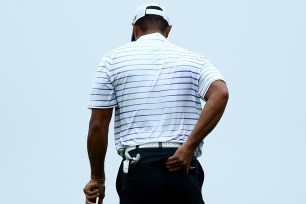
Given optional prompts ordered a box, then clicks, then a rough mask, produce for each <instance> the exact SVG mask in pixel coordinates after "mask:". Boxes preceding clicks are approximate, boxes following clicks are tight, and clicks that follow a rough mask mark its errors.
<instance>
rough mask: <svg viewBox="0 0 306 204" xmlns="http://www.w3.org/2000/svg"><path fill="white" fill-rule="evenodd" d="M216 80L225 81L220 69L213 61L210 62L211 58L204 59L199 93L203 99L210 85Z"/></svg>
mask: <svg viewBox="0 0 306 204" xmlns="http://www.w3.org/2000/svg"><path fill="white" fill-rule="evenodd" d="M216 80H223V81H224V79H223V77H222V75H221V73H220V72H219V70H218V69H217V68H216V67H215V66H214V65H213V64H212V63H210V62H209V60H207V59H204V64H203V66H202V68H201V70H200V75H199V95H200V96H201V98H202V99H203V100H204V96H205V94H206V92H207V90H208V89H209V87H210V85H211V84H212V83H213V82H214V81H216Z"/></svg>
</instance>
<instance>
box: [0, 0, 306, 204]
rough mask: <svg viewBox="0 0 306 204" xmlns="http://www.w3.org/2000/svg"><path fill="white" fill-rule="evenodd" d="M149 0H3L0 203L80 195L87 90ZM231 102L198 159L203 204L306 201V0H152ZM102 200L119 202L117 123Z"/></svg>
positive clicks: (175, 37) (50, 201)
mask: <svg viewBox="0 0 306 204" xmlns="http://www.w3.org/2000/svg"><path fill="white" fill-rule="evenodd" d="M148 2H149V1H140V0H138V1H124V0H122V1H119V0H112V1H98V0H91V1H85V0H83V1H80V0H52V1H51V0H50V1H42V0H28V1H22V0H15V1H14V0H1V2H0V57H1V60H0V93H1V100H0V111H1V112H0V124H1V126H0V136H1V143H0V162H1V168H0V181H1V185H0V193H1V196H0V203H20V204H38V203H44V204H54V203H84V195H83V192H82V189H83V187H84V185H85V184H86V183H87V181H88V179H89V163H88V159H87V152H86V138H87V128H88V120H89V116H90V111H89V110H88V109H87V107H86V106H87V100H88V95H89V90H90V87H91V84H92V81H93V77H94V74H95V69H96V66H97V64H98V62H99V60H100V58H101V56H102V55H103V54H105V53H106V52H108V51H110V50H111V49H113V48H115V47H117V46H120V45H122V44H123V43H126V42H127V41H129V39H130V34H131V19H132V16H133V13H134V11H135V9H136V7H137V6H138V5H141V4H143V3H148ZM156 2H157V3H162V4H163V5H164V6H166V7H167V8H168V10H169V12H170V17H171V21H172V23H173V29H172V33H171V36H170V37H169V39H170V41H172V42H173V43H176V44H178V45H180V46H183V47H185V48H188V49H190V50H192V51H196V52H199V53H201V54H203V55H205V56H207V57H208V58H209V59H210V60H211V61H212V62H213V63H214V64H215V65H216V66H217V67H218V68H219V69H220V71H221V72H222V73H223V75H224V77H225V79H226V80H227V83H228V87H229V89H230V101H229V104H228V107H227V110H226V112H225V115H224V117H223V118H222V121H221V122H220V123H219V125H218V127H217V128H216V129H215V130H214V132H213V133H212V134H211V135H209V136H208V137H207V138H206V140H205V145H204V155H203V156H202V157H201V158H200V162H201V163H202V164H203V167H204V169H205V173H206V179H205V184H204V188H203V193H204V198H205V201H206V203H207V204H224V203H235V204H245V203H248V204H257V203H267V204H271V203H277V204H287V203H292V204H305V203H306V197H305V196H306V186H305V183H306V175H305V172H306V159H305V155H306V150H305V145H306V139H305V136H306V107H305V106H306V83H305V76H306V23H305V22H306V12H305V9H306V1H304V0H287V1H286V0H279V1H277V0H256V1H247V0H244V1H243V0H232V1H228V0H209V1H208V0H206V1H199V0H198V1H174V0H171V1H170V0H169V1H161V0H160V1H156ZM109 137H110V145H109V151H108V155H107V159H106V176H107V182H106V185H107V192H106V198H105V203H106V204H115V203H118V197H117V194H116V191H115V177H116V174H117V168H118V166H119V162H120V157H119V156H117V155H116V153H115V148H114V142H113V131H111V132H110V135H109Z"/></svg>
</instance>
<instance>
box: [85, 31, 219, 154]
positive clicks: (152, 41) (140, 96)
mask: <svg viewBox="0 0 306 204" xmlns="http://www.w3.org/2000/svg"><path fill="white" fill-rule="evenodd" d="M219 79H221V80H223V78H222V76H221V74H220V73H219V71H218V70H217V69H216V68H215V67H214V66H213V65H212V64H211V63H210V62H209V61H208V60H207V59H206V58H205V57H203V56H201V55H199V54H196V53H194V52H190V51H188V50H186V49H183V48H180V47H178V46H176V45H174V44H172V43H170V42H169V41H168V40H167V39H166V38H165V37H164V36H163V35H161V34H159V33H153V34H148V35H144V36H141V37H140V38H139V39H138V40H137V41H135V42H129V43H127V44H125V45H123V46H121V47H119V48H117V49H114V50H113V51H111V52H110V53H109V54H107V55H105V56H104V57H103V58H102V59H101V61H100V63H99V66H98V69H97V72H96V77H95V80H94V84H93V87H92V90H91V94H90V99H89V104H88V107H89V108H111V107H115V130H114V132H115V144H116V148H117V149H120V148H124V147H126V146H135V145H139V144H144V143H147V142H180V143H184V142H185V141H186V140H187V138H188V136H189V135H190V133H191V132H192V130H193V128H194V126H195V124H196V123H197V121H198V119H199V116H200V114H201V111H202V107H201V103H200V98H202V99H203V100H204V98H203V97H204V95H205V93H206V91H207V90H208V88H209V86H210V84H211V83H212V82H214V81H215V80H219ZM202 145H203V143H202V144H201V145H199V148H198V149H197V151H196V152H195V154H196V155H197V156H199V155H200V154H201V148H202Z"/></svg>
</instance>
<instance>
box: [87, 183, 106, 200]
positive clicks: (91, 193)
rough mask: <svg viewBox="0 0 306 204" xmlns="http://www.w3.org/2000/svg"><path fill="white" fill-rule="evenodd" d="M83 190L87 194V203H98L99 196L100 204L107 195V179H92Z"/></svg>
mask: <svg viewBox="0 0 306 204" xmlns="http://www.w3.org/2000/svg"><path fill="white" fill-rule="evenodd" d="M83 191H84V193H85V195H86V200H85V203H86V204H96V200H97V198H99V200H98V204H102V201H103V199H104V196H105V181H104V180H103V181H100V180H90V181H89V182H88V183H87V185H86V186H85V188H84V189H83Z"/></svg>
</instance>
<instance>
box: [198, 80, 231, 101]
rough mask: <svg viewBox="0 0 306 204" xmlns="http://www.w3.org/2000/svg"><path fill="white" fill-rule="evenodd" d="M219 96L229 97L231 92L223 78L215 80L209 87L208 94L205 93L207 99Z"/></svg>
mask: <svg viewBox="0 0 306 204" xmlns="http://www.w3.org/2000/svg"><path fill="white" fill-rule="evenodd" d="M213 96H217V97H221V98H222V99H226V100H227V99H228V97H229V93H228V89H227V86H226V83H225V82H224V81H223V80H216V81H214V82H213V83H212V84H211V85H210V86H209V88H208V90H207V92H206V94H205V95H204V99H205V101H207V100H208V99H209V98H211V97H213Z"/></svg>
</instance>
